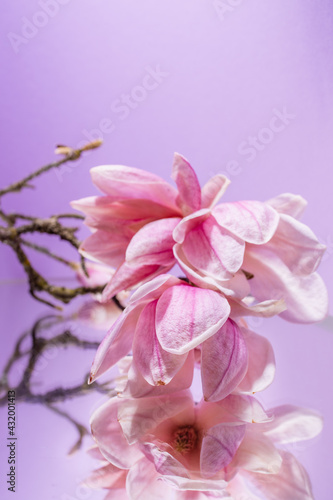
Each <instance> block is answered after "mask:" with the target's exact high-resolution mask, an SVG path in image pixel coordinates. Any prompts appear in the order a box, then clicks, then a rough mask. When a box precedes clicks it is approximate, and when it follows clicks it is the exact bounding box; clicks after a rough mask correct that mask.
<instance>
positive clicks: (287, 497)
mask: <svg viewBox="0 0 333 500" xmlns="http://www.w3.org/2000/svg"><path fill="white" fill-rule="evenodd" d="M91 174H92V180H93V183H94V184H95V185H96V186H97V187H98V188H99V189H100V190H101V191H102V192H103V196H93V197H89V198H84V199H81V200H78V201H75V202H72V206H73V207H74V208H76V209H78V210H81V211H83V212H84V213H85V215H86V220H85V223H86V225H87V226H88V227H89V228H90V229H91V231H92V234H91V236H89V237H88V238H87V239H86V240H85V241H84V242H83V244H82V246H81V249H80V250H81V252H82V254H83V255H85V256H86V257H88V258H90V259H91V260H94V261H97V262H99V263H102V264H104V265H107V266H109V267H112V268H114V271H109V275H110V278H111V279H110V281H109V283H108V284H107V286H106V287H105V288H104V291H103V294H102V297H101V301H102V302H103V303H105V304H109V303H110V300H111V299H112V297H113V296H115V295H116V294H119V293H123V294H124V293H128V291H132V290H134V291H133V293H132V292H131V294H130V296H129V298H128V300H127V303H126V308H125V310H124V311H123V312H122V313H121V314H120V315H119V316H118V318H117V319H116V321H115V322H114V323H113V324H112V325H111V328H110V329H109V331H108V333H107V335H106V337H105V338H104V340H103V341H102V343H101V345H100V347H99V349H98V351H97V353H96V356H95V359H94V362H93V365H92V369H91V374H90V380H89V382H90V383H92V382H93V381H94V380H96V379H97V378H98V377H100V376H101V375H103V374H104V373H105V372H106V371H107V370H109V369H110V368H112V367H113V366H114V365H116V364H118V367H119V369H120V371H121V378H120V379H119V383H118V395H117V396H115V397H113V398H111V399H110V400H109V401H108V402H107V403H106V404H105V405H103V406H102V407H101V408H99V409H98V410H97V411H96V412H95V414H94V415H93V416H92V420H91V428H92V435H93V437H94V439H95V441H96V444H97V448H94V449H93V450H92V453H93V454H94V456H96V457H97V458H99V459H101V460H102V461H103V465H102V467H101V468H100V469H98V470H97V471H95V473H94V474H93V475H92V476H91V477H90V478H89V480H88V482H89V484H90V485H91V486H93V487H97V488H106V489H107V490H108V493H107V496H106V499H107V500H111V499H130V500H137V499H144V500H156V499H165V498H166V499H176V500H185V499H186V500H205V499H212V498H229V499H233V500H250V499H253V500H256V499H269V500H308V499H312V498H313V495H312V491H311V485H310V481H309V478H308V476H307V473H306V472H305V470H304V469H303V467H302V466H301V464H300V463H299V462H298V461H297V460H296V458H295V457H294V456H293V455H292V454H290V453H289V452H287V451H286V450H284V449H283V448H281V445H284V444H285V443H289V442H293V443H294V442H297V441H300V440H304V439H310V438H313V437H315V436H316V435H317V434H318V433H319V432H320V430H321V428H322V419H321V418H320V416H319V415H317V414H316V413H315V412H312V411H310V410H304V409H301V408H297V407H294V406H290V405H285V406H280V407H277V408H274V409H272V410H268V411H266V410H265V409H264V408H263V407H262V405H261V404H260V403H259V402H258V401H257V400H256V399H255V398H254V396H253V394H255V393H256V392H258V391H263V390H264V389H265V388H267V387H268V386H269V385H270V384H271V383H272V381H273V379H274V374H275V358H274V352H273V348H272V345H271V344H270V342H269V341H268V340H267V338H266V337H264V336H261V335H258V334H257V333H255V332H253V331H251V330H250V329H249V328H248V325H247V323H246V321H245V319H244V318H245V317H246V316H260V317H264V318H267V317H272V316H275V315H280V316H281V317H282V318H283V319H285V320H287V321H291V322H298V323H310V322H314V321H320V320H321V319H323V318H324V317H325V315H326V313H327V308H328V299H327V292H326V288H325V285H324V283H323V280H322V279H321V277H320V276H319V274H317V273H316V269H317V267H318V265H319V263H320V260H321V257H322V255H323V252H324V251H325V247H324V246H323V245H321V244H320V242H319V241H318V239H317V238H316V236H315V235H314V233H313V232H312V231H311V230H310V229H309V228H308V227H307V226H306V225H305V224H303V223H302V222H300V221H299V218H300V216H301V215H302V213H303V211H304V209H305V207H306V202H305V200H304V199H303V198H302V197H301V196H299V195H293V194H290V193H286V194H282V195H279V196H277V197H276V198H273V199H270V200H268V201H266V202H259V201H238V202H233V203H230V202H228V203H221V204H217V202H218V201H219V200H220V198H221V197H222V195H223V194H224V192H225V190H226V189H227V187H228V184H229V181H228V179H227V178H226V177H225V176H223V175H216V176H215V177H213V178H212V179H210V180H209V181H208V182H207V184H206V185H205V186H204V187H203V188H202V189H201V188H200V185H199V181H198V178H197V176H196V174H195V172H194V170H193V168H192V167H191V165H190V164H189V163H188V161H187V160H186V159H185V158H183V157H182V156H181V155H179V154H176V155H175V157H174V163H173V169H172V178H173V180H174V182H175V184H176V187H174V186H172V185H170V184H168V183H167V182H166V181H164V180H163V179H162V178H160V177H158V176H156V175H154V174H151V173H149V172H146V171H143V170H139V169H136V168H130V167H124V166H119V165H112V166H101V167H95V168H93V169H92V171H91ZM176 264H178V266H179V267H180V268H181V270H182V272H183V273H184V275H183V276H181V277H176V276H174V275H172V274H168V272H169V271H170V270H171V269H172V268H173V267H174V266H175V265H176ZM198 369H199V370H200V375H201V377H200V378H201V385H202V399H201V400H200V401H196V400H194V399H193V395H192V392H191V389H190V388H191V386H192V384H193V376H194V372H195V370H198ZM279 446H280V447H279Z"/></svg>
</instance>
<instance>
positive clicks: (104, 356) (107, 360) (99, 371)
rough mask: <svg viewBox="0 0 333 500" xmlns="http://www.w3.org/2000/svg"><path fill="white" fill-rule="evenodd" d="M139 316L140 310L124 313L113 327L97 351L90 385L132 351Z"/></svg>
mask: <svg viewBox="0 0 333 500" xmlns="http://www.w3.org/2000/svg"><path fill="white" fill-rule="evenodd" d="M139 314H140V309H137V310H136V311H129V312H123V313H122V315H121V316H119V318H118V319H117V320H116V321H115V323H114V324H113V325H112V327H111V328H110V330H109V332H108V333H107V335H106V336H105V338H104V339H103V341H102V343H101V344H100V346H99V348H98V349H97V352H96V355H95V359H94V362H93V365H92V367H91V371H90V379H89V383H92V382H94V381H95V380H96V379H97V378H98V377H100V376H101V375H103V373H105V372H106V371H107V370H108V369H109V368H111V367H112V366H114V365H115V364H116V363H117V361H119V360H120V359H121V358H122V357H123V356H126V354H128V353H129V352H130V351H131V349H132V342H133V336H134V331H135V326H136V322H137V320H138V316H139Z"/></svg>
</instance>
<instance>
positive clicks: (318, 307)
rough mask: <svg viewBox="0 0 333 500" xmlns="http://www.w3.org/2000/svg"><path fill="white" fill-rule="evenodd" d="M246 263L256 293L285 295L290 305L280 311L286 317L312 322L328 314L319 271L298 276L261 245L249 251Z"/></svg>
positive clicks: (266, 296) (268, 296)
mask: <svg viewBox="0 0 333 500" xmlns="http://www.w3.org/2000/svg"><path fill="white" fill-rule="evenodd" d="M244 267H245V269H246V270H247V271H249V272H250V273H252V274H253V275H254V277H253V278H252V279H251V280H250V281H249V283H250V286H251V293H252V295H253V296H254V297H256V298H257V299H258V300H268V299H278V300H279V299H284V301H285V303H286V305H287V309H286V311H284V312H282V313H281V314H280V316H282V317H283V318H284V319H287V320H288V321H293V322H297V323H312V322H316V321H321V320H322V319H324V317H325V316H326V314H327V310H328V297H327V290H326V286H325V284H324V282H323V280H322V279H321V277H320V276H319V275H318V274H316V273H313V274H311V275H310V276H295V275H294V274H293V273H291V271H290V270H289V268H288V267H287V266H286V265H285V264H284V263H283V262H282V261H281V260H280V259H279V258H278V257H277V256H276V255H274V254H273V253H271V252H269V251H268V250H265V249H263V248H259V247H258V248H256V250H255V252H253V251H252V250H251V251H248V252H246V255H245V260H244Z"/></svg>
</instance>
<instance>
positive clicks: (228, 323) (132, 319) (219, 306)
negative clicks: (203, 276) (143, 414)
mask: <svg viewBox="0 0 333 500" xmlns="http://www.w3.org/2000/svg"><path fill="white" fill-rule="evenodd" d="M229 314H230V306H229V303H228V301H227V300H226V298H225V297H224V296H223V295H222V294H220V293H218V292H215V291H213V290H209V289H203V288H198V287H194V286H190V285H188V284H187V283H185V282H184V281H182V280H180V279H178V278H175V277H173V276H169V275H162V276H159V277H157V278H155V279H153V280H152V281H151V282H149V283H147V284H145V285H142V286H141V287H140V288H139V289H138V290H137V291H136V292H135V293H134V294H133V295H132V297H131V299H130V300H129V303H128V305H127V307H126V309H125V311H124V312H123V314H122V315H121V317H120V318H119V319H118V320H117V321H116V322H115V323H114V325H113V326H112V327H111V329H110V331H109V333H108V334H107V336H106V337H105V339H104V340H103V342H102V343H101V345H100V347H99V349H98V351H97V354H96V357H95V360H94V363H93V366H92V369H91V377H90V382H92V381H94V380H95V379H96V378H98V377H99V376H100V375H102V374H103V373H104V372H105V371H106V370H108V369H109V368H111V367H112V366H113V365H114V364H115V363H117V362H118V361H119V360H120V359H121V358H122V357H123V356H125V355H127V354H128V353H129V352H131V351H132V352H133V361H132V365H131V368H130V370H129V373H128V378H129V384H128V390H129V392H130V393H131V395H132V396H136V397H138V396H140V397H141V396H142V395H146V394H148V393H149V392H150V391H151V390H152V388H153V387H154V386H157V387H161V386H162V387H164V386H165V385H167V384H169V383H170V386H169V387H168V388H167V389H168V391H171V390H173V391H175V390H179V389H184V388H186V387H189V386H190V385H191V382H192V376H193V368H194V355H193V354H194V353H193V350H194V349H196V350H197V351H199V352H200V353H201V357H200V364H201V374H202V386H203V393H204V397H205V399H206V400H207V401H218V400H220V399H222V398H224V397H226V396H227V395H228V394H230V393H231V392H233V391H235V390H236V389H237V390H238V391H240V392H244V393H252V392H256V391H258V390H263V389H264V388H266V387H267V386H268V385H269V384H270V383H271V382H272V380H273V378H274V372H275V361H274V354H273V350H272V347H271V345H270V343H269V342H268V341H267V340H266V339H265V338H264V337H261V336H260V335H257V334H255V333H254V332H251V331H249V330H247V329H246V328H244V327H242V326H240V325H238V324H237V323H236V322H235V321H233V320H232V319H230V318H229ZM171 383H172V385H171ZM149 386H150V387H149Z"/></svg>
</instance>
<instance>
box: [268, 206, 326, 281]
mask: <svg viewBox="0 0 333 500" xmlns="http://www.w3.org/2000/svg"><path fill="white" fill-rule="evenodd" d="M267 248H268V249H270V250H272V251H273V252H274V253H275V254H276V255H278V257H280V259H281V260H282V261H283V262H284V263H285V264H286V265H287V266H288V267H289V269H290V270H291V271H292V272H293V273H294V274H298V275H306V274H310V273H312V272H314V271H315V270H316V269H317V267H318V265H319V263H320V260H321V258H322V256H323V254H324V252H325V249H326V247H325V245H322V244H321V243H319V241H318V240H317V238H316V236H315V235H314V233H313V232H312V231H311V229H310V228H308V226H306V225H305V224H302V223H301V222H299V221H298V220H296V219H293V218H292V217H290V216H289V215H281V216H280V222H279V225H278V228H277V230H276V232H275V234H274V236H273V238H272V239H271V240H270V241H269V243H268V244H267Z"/></svg>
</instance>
